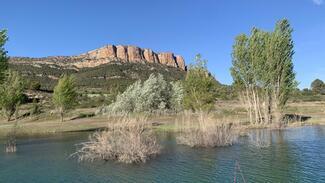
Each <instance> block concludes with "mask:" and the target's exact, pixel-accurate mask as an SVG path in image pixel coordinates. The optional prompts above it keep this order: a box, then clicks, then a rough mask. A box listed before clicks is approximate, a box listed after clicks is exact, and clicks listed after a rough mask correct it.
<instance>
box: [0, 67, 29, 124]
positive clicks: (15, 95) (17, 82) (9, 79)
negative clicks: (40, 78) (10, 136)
mask: <svg viewBox="0 0 325 183" xmlns="http://www.w3.org/2000/svg"><path fill="white" fill-rule="evenodd" d="M23 92H24V83H23V80H22V78H21V77H20V76H19V74H18V73H17V72H13V71H7V72H5V77H4V80H3V83H2V84H1V85H0V106H1V108H2V110H3V112H4V114H5V116H6V117H7V120H8V121H10V119H11V117H12V115H13V114H14V113H15V112H16V110H17V107H18V105H19V104H20V103H21V102H22V101H23V99H24V95H23Z"/></svg>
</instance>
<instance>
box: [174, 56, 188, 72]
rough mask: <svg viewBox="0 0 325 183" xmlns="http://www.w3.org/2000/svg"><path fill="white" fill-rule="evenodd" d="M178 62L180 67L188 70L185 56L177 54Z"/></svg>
mask: <svg viewBox="0 0 325 183" xmlns="http://www.w3.org/2000/svg"><path fill="white" fill-rule="evenodd" d="M176 63H177V66H178V67H179V68H181V69H182V70H186V66H185V61H184V58H183V57H182V56H180V55H176Z"/></svg>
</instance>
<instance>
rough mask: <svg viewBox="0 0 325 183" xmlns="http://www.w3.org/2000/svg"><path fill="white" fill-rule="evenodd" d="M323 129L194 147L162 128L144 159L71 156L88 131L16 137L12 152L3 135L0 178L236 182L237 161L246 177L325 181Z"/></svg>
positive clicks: (266, 134)
mask: <svg viewBox="0 0 325 183" xmlns="http://www.w3.org/2000/svg"><path fill="white" fill-rule="evenodd" d="M319 128H320V129H319ZM324 129H325V127H321V126H320V127H303V128H295V129H287V130H282V131H277V130H254V131H252V132H251V134H250V136H249V137H248V138H242V139H241V142H242V143H238V144H235V145H233V146H231V147H221V148H196V149H195V148H194V149H193V148H189V147H187V146H182V145H177V144H176V142H175V136H174V134H172V133H161V134H159V138H160V139H161V143H162V145H163V147H164V148H163V150H162V154H161V155H160V156H158V157H156V158H155V159H153V160H151V161H149V162H148V163H146V164H140V165H124V164H120V163H115V162H107V163H103V162H95V163H78V162H77V161H76V160H74V159H68V156H69V155H70V154H71V153H72V152H74V151H75V147H74V144H76V143H79V142H82V141H86V140H87V136H88V134H87V133H79V134H78V133H74V134H66V135H63V136H56V137H51V138H41V139H25V140H19V139H18V141H17V142H18V145H19V151H18V152H17V153H15V154H11V155H8V154H5V153H3V150H4V149H1V148H3V147H4V146H3V145H2V144H3V143H4V142H3V141H0V182H33V183H34V182H36V183H37V182H234V175H235V172H236V170H235V165H236V161H237V162H238V165H239V166H240V170H241V171H240V172H241V173H242V175H243V177H244V179H245V180H246V182H325V134H324V133H323V132H324ZM261 147H262V148H261ZM236 175H237V179H236V180H237V182H243V180H244V179H242V178H240V177H241V175H240V174H239V171H237V174H236Z"/></svg>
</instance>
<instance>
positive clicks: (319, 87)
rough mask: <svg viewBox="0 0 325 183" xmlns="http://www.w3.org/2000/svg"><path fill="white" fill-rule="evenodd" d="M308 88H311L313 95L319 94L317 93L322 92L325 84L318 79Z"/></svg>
mask: <svg viewBox="0 0 325 183" xmlns="http://www.w3.org/2000/svg"><path fill="white" fill-rule="evenodd" d="M310 88H311V90H312V91H313V92H314V93H316V94H319V93H321V91H322V90H323V89H325V84H324V82H323V81H322V80H320V79H315V80H314V81H313V82H312V83H311V85H310Z"/></svg>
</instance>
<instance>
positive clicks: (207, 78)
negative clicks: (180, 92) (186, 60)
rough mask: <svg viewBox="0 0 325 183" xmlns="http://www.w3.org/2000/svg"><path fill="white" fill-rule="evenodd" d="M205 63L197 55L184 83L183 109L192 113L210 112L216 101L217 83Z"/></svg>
mask: <svg viewBox="0 0 325 183" xmlns="http://www.w3.org/2000/svg"><path fill="white" fill-rule="evenodd" d="M206 63H207V61H206V60H203V59H202V58H201V55H200V54H198V55H196V57H195V64H194V65H190V67H189V69H188V71H187V74H186V77H185V81H184V108H185V109H191V110H193V111H200V110H211V109H213V107H214V103H215V99H216V87H217V81H216V80H215V79H214V77H213V76H212V75H211V74H210V73H209V71H208V69H207V66H206Z"/></svg>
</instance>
